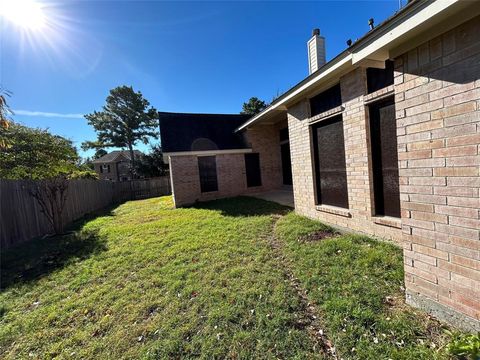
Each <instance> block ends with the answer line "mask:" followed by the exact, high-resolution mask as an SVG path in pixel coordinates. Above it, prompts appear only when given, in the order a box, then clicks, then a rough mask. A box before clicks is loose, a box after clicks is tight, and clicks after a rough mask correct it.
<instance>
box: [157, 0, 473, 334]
mask: <svg viewBox="0 0 480 360" xmlns="http://www.w3.org/2000/svg"><path fill="white" fill-rule="evenodd" d="M479 34H480V2H478V1H456V0H449V1H446V0H441V1H440V0H439V1H410V2H409V3H408V5H406V6H405V7H404V8H403V9H401V10H399V11H398V12H397V13H396V14H395V15H394V16H393V17H391V18H390V19H388V20H387V21H385V22H384V23H382V24H380V25H379V26H377V27H375V28H373V29H372V30H370V31H369V32H368V33H367V34H366V35H365V36H363V37H362V38H360V39H359V40H357V41H355V42H354V43H353V44H350V46H349V47H348V48H347V49H346V50H345V51H343V52H342V53H340V54H339V55H337V56H336V57H335V58H333V59H332V60H331V61H329V62H328V63H325V56H324V54H325V49H324V48H323V44H324V39H323V38H322V37H320V35H319V31H318V30H315V31H314V34H313V37H312V39H310V41H309V42H308V50H309V58H308V59H309V61H308V63H309V68H310V75H309V76H308V77H306V78H305V79H304V80H303V81H301V82H300V83H299V84H297V85H296V86H294V87H293V88H291V89H290V90H288V91H287V92H286V93H284V94H283V95H282V96H280V97H279V98H277V99H276V100H275V101H274V102H273V103H272V104H271V105H270V106H268V107H267V108H266V109H265V110H264V111H262V112H261V113H259V114H258V115H256V116H253V117H252V118H250V119H248V120H247V121H245V122H244V123H243V124H241V125H238V127H237V128H236V129H235V130H233V128H234V127H235V126H236V125H237V124H238V122H239V121H240V119H239V118H238V116H233V115H228V116H227V115H210V116H209V115H193V114H189V115H186V114H168V115H166V116H164V117H161V119H160V129H161V137H162V144H163V145H164V146H165V147H164V151H165V156H167V157H168V159H169V164H170V174H171V181H172V188H173V197H174V201H175V205H176V206H184V205H188V204H193V203H195V202H196V201H203V200H210V199H214V198H221V197H226V196H234V195H240V194H245V193H248V192H251V191H257V190H261V191H265V190H271V189H278V188H282V187H283V188H285V184H290V183H292V179H293V187H292V189H293V196H294V202H295V211H296V212H297V213H299V214H302V215H306V216H308V217H311V218H315V219H318V220H321V221H323V222H326V223H329V224H332V225H334V226H337V227H340V228H346V229H350V230H353V231H356V232H360V233H365V234H369V235H373V236H378V237H382V238H387V239H391V240H393V241H395V242H397V243H399V244H402V246H403V247H404V263H405V285H406V286H405V287H406V296H407V302H408V303H410V304H412V305H415V306H418V307H421V308H423V309H425V310H427V311H430V312H431V313H433V314H435V315H436V316H437V317H438V318H441V319H443V320H447V321H449V322H451V323H453V324H455V325H457V326H459V327H462V328H466V329H471V330H480V322H479V319H480V211H479V209H480V200H479V190H480V176H479V168H480V166H479V165H480V153H479V151H480V150H479V149H480V36H479ZM196 117H198V118H196ZM218 118H220V119H222V121H218V120H217V119H218ZM183 121H185V122H186V123H183ZM195 121H198V122H199V125H198V128H196V129H195V130H194V131H192V128H191V127H190V126H189V125H186V124H194V123H195ZM216 128H217V129H218V132H215V131H214V129H216ZM207 129H208V130H207ZM197 131H198V132H197ZM229 131H230V132H229ZM177 144H178V145H177ZM200 144H201V146H200ZM197 145H198V146H197ZM290 158H291V160H290Z"/></svg>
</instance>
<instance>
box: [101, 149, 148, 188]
mask: <svg viewBox="0 0 480 360" xmlns="http://www.w3.org/2000/svg"><path fill="white" fill-rule="evenodd" d="M133 152H134V154H135V155H134V156H135V159H137V158H138V159H140V158H141V157H142V156H143V153H142V152H141V151H138V150H134V151H133ZM130 160H131V157H130V151H128V150H121V151H120V150H116V151H112V152H110V153H108V154H106V155H103V156H102V157H100V158H98V159H96V160H94V161H92V163H93V166H94V168H95V171H96V172H97V174H98V177H99V179H100V180H111V181H129V180H132V173H131V171H130Z"/></svg>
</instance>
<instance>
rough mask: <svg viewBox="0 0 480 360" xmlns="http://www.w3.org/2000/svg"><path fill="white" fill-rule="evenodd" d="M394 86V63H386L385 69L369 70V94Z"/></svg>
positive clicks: (389, 61)
mask: <svg viewBox="0 0 480 360" xmlns="http://www.w3.org/2000/svg"><path fill="white" fill-rule="evenodd" d="M392 84H393V61H391V60H387V61H385V69H376V68H368V69H367V89H368V93H369V94H370V93H372V92H375V91H377V90H380V89H383V88H384V87H387V86H388V85H392Z"/></svg>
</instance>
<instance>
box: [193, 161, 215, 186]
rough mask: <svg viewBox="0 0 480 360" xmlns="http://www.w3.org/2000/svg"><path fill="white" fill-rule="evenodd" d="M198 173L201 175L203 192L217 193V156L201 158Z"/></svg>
mask: <svg viewBox="0 0 480 360" xmlns="http://www.w3.org/2000/svg"><path fill="white" fill-rule="evenodd" d="M198 171H199V173H200V189H201V191H202V192H209V191H217V190H218V182H217V161H216V159H215V156H200V157H199V158H198Z"/></svg>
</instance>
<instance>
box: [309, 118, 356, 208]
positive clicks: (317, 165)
mask: <svg viewBox="0 0 480 360" xmlns="http://www.w3.org/2000/svg"><path fill="white" fill-rule="evenodd" d="M337 122H338V123H340V124H341V129H342V138H343V161H344V174H343V178H344V179H342V182H343V183H344V184H342V185H343V187H344V188H343V192H344V194H345V197H344V198H343V199H342V201H341V202H330V201H327V202H325V189H324V190H323V191H322V175H321V173H322V171H321V159H320V156H319V155H320V154H319V145H318V129H319V128H322V127H326V126H328V125H332V124H334V123H337ZM310 134H311V149H312V151H313V174H314V182H313V183H314V193H315V205H317V206H322V205H327V206H334V207H338V208H342V209H349V208H350V204H349V199H348V176H347V163H346V151H345V132H344V128H343V116H342V114H339V115H335V116H332V117H330V118H328V119H325V120H322V121H319V122H316V123H314V124H312V125H311V126H310ZM322 192H323V196H322Z"/></svg>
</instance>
